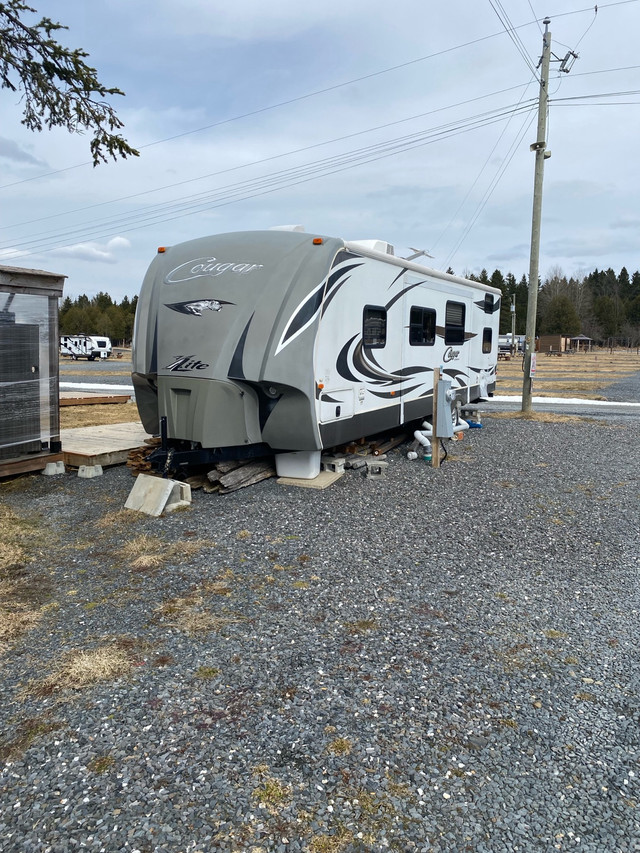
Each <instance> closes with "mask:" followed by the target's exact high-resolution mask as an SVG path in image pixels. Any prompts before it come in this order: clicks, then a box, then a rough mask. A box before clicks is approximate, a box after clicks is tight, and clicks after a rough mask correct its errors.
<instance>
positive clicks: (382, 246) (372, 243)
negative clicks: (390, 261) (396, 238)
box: [351, 240, 395, 255]
mask: <svg viewBox="0 0 640 853" xmlns="http://www.w3.org/2000/svg"><path fill="white" fill-rule="evenodd" d="M351 245H353V246H359V247H360V248H361V249H369V251H370V252H380V253H381V254H383V255H395V251H394V249H393V246H392V245H391V243H387V242H386V241H385V240H352V241H351Z"/></svg>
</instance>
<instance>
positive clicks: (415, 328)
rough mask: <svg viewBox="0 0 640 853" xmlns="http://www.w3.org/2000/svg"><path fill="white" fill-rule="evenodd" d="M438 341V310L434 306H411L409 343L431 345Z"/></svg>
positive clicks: (415, 345)
mask: <svg viewBox="0 0 640 853" xmlns="http://www.w3.org/2000/svg"><path fill="white" fill-rule="evenodd" d="M435 342H436V312H435V311H434V310H433V308H419V307H418V306H416V305H413V306H412V307H411V312H410V313H409V344H410V345H411V346H412V347H430V346H433V344H434V343H435Z"/></svg>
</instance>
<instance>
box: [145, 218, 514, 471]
mask: <svg viewBox="0 0 640 853" xmlns="http://www.w3.org/2000/svg"><path fill="white" fill-rule="evenodd" d="M499 317H500V291H499V290H496V289H495V288H492V287H490V286H488V285H485V284H482V283H480V282H474V281H468V280H466V279H463V278H459V277H457V276H453V275H447V274H446V273H443V272H438V271H436V270H432V269H429V268H427V267H424V266H421V265H420V264H419V263H416V262H415V261H410V260H405V259H403V258H400V257H396V256H395V255H394V254H393V248H392V247H391V246H389V245H388V244H387V243H384V242H382V241H378V240H367V241H361V242H346V241H344V240H342V239H339V238H335V237H321V236H314V235H311V234H306V233H300V232H299V231H297V230H296V231H279V230H270V231H254V232H239V233H230V234H220V235H217V236H212V237H204V238H201V239H197V240H192V241H189V242H186V243H182V244H179V245H176V246H172V247H168V248H163V249H161V250H160V251H159V253H158V255H157V256H156V258H155V259H154V261H153V263H152V264H151V266H150V268H149V271H148V272H147V275H146V277H145V279H144V282H143V284H142V289H141V293H140V298H139V302H138V307H137V312H136V322H135V329H134V342H133V374H132V381H133V385H134V387H135V392H136V400H137V405H138V409H139V412H140V417H141V419H142V423H143V424H144V427H145V429H146V430H147V432H150V433H155V434H158V433H161V434H162V437H163V446H164V447H165V448H166V449H167V452H168V454H170V458H171V461H172V463H173V464H176V465H179V464H184V465H187V464H196V463H202V464H204V463H208V462H211V461H215V460H218V459H223V458H238V457H250V456H257V455H259V454H264V453H265V452H267V453H268V452H271V451H275V452H276V463H278V459H279V454H290V455H291V454H299V457H300V463H301V468H302V469H306V468H309V469H310V470H312V471H316V472H317V471H318V470H319V467H320V452H321V451H322V449H324V448H329V447H335V446H336V445H340V444H343V443H346V442H349V441H352V440H354V439H357V438H360V437H362V436H366V435H372V434H375V433H379V432H383V431H386V430H390V429H393V428H395V427H399V426H400V425H401V424H404V423H408V422H412V421H421V420H424V419H425V418H426V417H428V416H430V415H431V414H432V411H433V384H434V383H433V373H434V370H436V369H438V368H441V371H442V375H443V378H445V379H448V380H451V383H452V390H453V391H454V393H455V396H456V398H457V400H459V401H460V402H461V403H462V404H466V403H471V402H475V401H477V400H479V399H481V398H483V397H485V396H487V395H490V394H491V393H492V392H493V389H494V387H495V382H496V363H497V358H498V321H499ZM307 463H308V464H307ZM305 476H308V475H305Z"/></svg>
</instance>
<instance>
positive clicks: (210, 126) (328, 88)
mask: <svg viewBox="0 0 640 853" xmlns="http://www.w3.org/2000/svg"><path fill="white" fill-rule="evenodd" d="M528 26H530V23H526V24H520V25H519V26H518V27H516V28H515V29H522V28H524V27H528ZM501 35H503V33H502V32H497V33H492V34H491V35H488V36H480V37H479V38H477V39H472V40H471V41H468V42H464V43H462V44H458V45H454V46H453V47H448V48H444V49H443V50H439V51H436V52H435V53H430V54H427V56H420V57H418V58H417V59H410V60H408V61H407V62H402V63H400V64H399V65H391V66H389V68H383V69H382V70H380V71H372V72H371V73H370V74H364V75H363V76H362V77H354V78H353V79H352V80H345V81H343V82H342V83H336V84H334V85H332V86H326V87H325V88H323V89H317V90H315V91H313V92H307V93H306V94H304V95H298V96H297V97H295V98H289V99H288V100H286V101H280V102H279V103H276V104H271V105H269V106H266V107H259V108H258V109H256V110H251V111H249V112H246V113H240V114H239V115H236V116H231V117H230V118H226V119H221V120H220V121H217V122H213V123H212V124H207V125H204V126H203V127H197V128H195V129H194V130H185V131H183V132H182V133H177V134H175V135H173V136H167V137H166V138H164V139H157V140H155V141H153V142H148V143H146V144H144V145H137V146H134V147H136V148H138V150H140V151H142V150H144V149H145V148H151V147H153V146H155V145H163V144H164V143H166V142H173V141H174V140H176V139H181V138H183V137H185V136H192V135H193V134H196V133H202V132H203V131H205V130H212V129H213V128H216V127H221V126H222V125H225V124H231V123H232V122H235V121H241V120H242V119H245V118H251V117H253V116H256V115H260V114H261V113H265V112H269V111H270V110H276V109H279V108H280V107H286V106H289V105H290V104H295V103H299V102H300V101H305V100H307V99H308V98H314V97H316V96H317V95H324V94H327V93H328V92H334V91H336V90H337V89H343V88H345V87H346V86H351V85H353V84H354V83H362V82H363V81H365V80H371V79H373V78H374V77H380V76H382V75H383V74H389V73H391V72H392V71H399V70H400V69H402V68H408V67H409V66H411V65H416V64H417V63H419V62H426V61H427V60H429V59H435V58H436V57H438V56H444V55H446V54H447V53H452V52H454V51H456V50H462V49H463V48H466V47H471V46H472V45H474V44H480V43H481V42H483V41H488V40H490V39H494V38H497V37H499V36H501ZM84 166H93V161H89V160H87V161H85V162H84V163H76V164H75V165H74V166H67V167H65V168H64V169H56V170H54V171H52V172H44V173H42V174H40V175H32V176H31V177H30V178H23V179H22V180H20V181H14V182H13V183H10V184H0V190H3V189H8V188H9V187H15V186H18V185H19V184H24V183H28V182H29V181H37V180H40V179H41V178H48V177H51V176H52V175H59V174H61V173H62V172H69V171H71V170H73V169H80V168H82V167H84Z"/></svg>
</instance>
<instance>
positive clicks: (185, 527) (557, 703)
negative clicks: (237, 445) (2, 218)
mask: <svg viewBox="0 0 640 853" xmlns="http://www.w3.org/2000/svg"><path fill="white" fill-rule="evenodd" d="M636 383H637V380H636ZM636 391H637V387H636ZM636 399H637V396H636ZM405 449H406V448H405ZM401 451H402V448H401V449H400V450H397V451H394V452H392V453H391V454H390V455H389V457H388V459H389V469H388V476H387V477H386V478H384V479H379V480H368V479H365V478H364V477H363V476H362V475H361V473H360V472H356V471H351V472H347V474H346V475H345V476H344V477H343V478H342V479H341V480H339V481H338V482H337V483H336V484H334V485H333V486H332V487H331V488H330V489H328V490H326V491H314V490H311V489H299V488H294V487H283V486H279V485H277V484H276V483H275V481H274V480H269V481H265V482H262V483H260V484H258V485H256V486H254V487H252V488H250V489H247V490H244V491H240V492H236V493H234V494H230V495H228V496H224V497H221V496H219V495H215V494H214V495H206V494H204V493H203V492H201V491H199V492H195V493H194V501H193V505H192V506H191V508H190V509H188V510H186V511H183V512H177V513H174V514H172V515H169V516H167V517H165V518H159V519H151V518H148V517H141V516H138V515H137V514H131V513H129V514H127V515H126V517H125V516H124V514H123V513H120V512H118V511H119V510H120V509H121V507H122V505H123V503H124V501H125V499H126V497H127V495H128V493H129V491H130V489H131V486H132V483H133V480H132V477H131V475H130V473H129V471H128V470H127V469H126V468H124V467H117V468H112V469H108V470H106V471H105V474H104V476H103V477H101V478H97V479H94V480H80V479H78V478H77V477H76V476H74V475H73V474H71V473H68V474H65V475H61V476H58V477H55V478H46V477H43V476H30V477H26V478H24V479H22V480H19V481H17V482H14V483H12V484H10V485H9V486H3V487H0V501H3V502H4V503H5V504H6V505H8V506H9V507H11V509H12V510H13V511H14V512H15V513H17V514H18V515H19V516H25V517H27V518H28V519H31V521H32V522H33V521H35V522H36V523H37V526H38V528H39V535H42V533H43V532H44V534H45V541H44V543H42V542H40V544H39V545H38V548H37V553H36V555H35V560H34V562H32V563H30V564H28V566H27V574H28V576H29V577H32V578H33V577H37V576H40V578H41V580H40V581H38V594H39V596H40V598H39V599H38V606H39V607H42V608H43V610H42V611H41V612H42V613H43V618H42V621H40V623H39V624H37V625H36V626H35V627H34V628H33V629H32V630H31V631H30V632H28V633H26V634H24V635H23V636H22V638H21V639H20V640H19V641H18V642H16V643H15V644H13V645H12V646H11V647H10V648H9V650H8V651H7V652H6V653H5V655H4V657H3V659H2V663H3V667H4V668H3V677H2V685H1V699H2V702H1V714H2V744H1V747H2V755H3V756H4V758H5V759H6V765H5V766H4V768H3V770H2V775H1V776H0V794H1V796H0V849H1V850H2V851H21V853H22V851H24V852H25V853H26V851H69V850H104V851H134V850H138V851H141V853H151V851H184V853H186V851H201V853H209V851H256V853H257V851H270V850H276V851H283V853H288V851H309V853H334V852H335V853H338V852H339V851H382V850H388V849H390V850H400V851H443V853H444V851H447V853H449V851H474V853H475V851H478V853H482V851H490V853H501V851H505V853H507V851H508V852H509V853H511V851H555V850H563V851H565V850H566V851H568V850H578V851H593V853H603V851H610V853H614V851H616V852H617V851H636V850H640V809H639V804H640V790H639V787H638V779H639V776H640V763H639V760H638V759H639V748H640V656H639V652H638V613H639V610H640V596H639V591H640V584H639V580H638V571H639V569H640V561H639V551H640V549H639V534H638V530H639V527H640V518H639V509H638V508H639V506H640V501H639V498H640V479H639V474H640V425H639V424H638V423H637V421H634V420H632V419H631V418H627V419H618V420H615V419H613V420H610V421H609V422H603V421H599V422H593V421H586V420H585V421H581V420H576V421H571V422H568V423H538V422H534V421H519V420H504V419H486V420H485V423H484V428H483V429H481V430H471V431H469V433H468V434H467V435H466V436H465V439H464V441H463V442H460V443H458V444H455V445H452V446H451V447H450V458H449V459H447V461H446V462H445V463H444V465H443V467H442V468H441V469H440V470H439V471H436V470H433V469H431V468H430V467H428V466H427V465H425V463H423V462H421V461H416V462H408V461H407V460H406V459H405V458H404V455H403V453H402V452H401ZM144 535H146V536H147V537H157V538H159V540H160V541H157V540H156V541H154V540H153V539H146V540H144V539H141V537H142V536H144ZM34 541H35V540H34ZM127 543H138V544H139V545H140V546H141V551H140V553H139V555H138V556H136V555H135V554H134V553H133V552H132V550H131V548H130V550H129V552H128V553H124V552H123V550H122V549H123V547H124V546H125V545H127ZM96 649H102V650H110V651H112V652H114V651H115V652H117V653H118V654H119V655H120V658H119V660H121V662H122V665H123V672H124V673H125V674H123V675H120V676H118V675H117V674H116V675H113V674H112V675H111V676H110V677H109V676H108V675H107V676H105V680H102V681H100V680H97V681H96V683H95V684H93V685H91V686H87V687H80V686H76V687H75V688H72V687H70V686H68V685H69V682H65V681H64V677H63V675H62V674H61V673H62V671H63V670H62V669H61V662H64V661H67V662H69V661H72V660H74V659H77V657H78V654H79V652H81V651H90V650H96ZM65 684H66V685H67V686H65Z"/></svg>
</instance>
